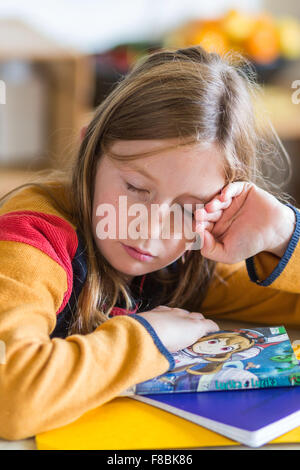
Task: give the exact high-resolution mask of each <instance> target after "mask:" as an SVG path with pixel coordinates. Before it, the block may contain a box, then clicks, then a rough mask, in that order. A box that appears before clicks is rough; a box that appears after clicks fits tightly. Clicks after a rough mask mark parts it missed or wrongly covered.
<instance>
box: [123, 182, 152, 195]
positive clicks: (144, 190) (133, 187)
mask: <svg viewBox="0 0 300 470" xmlns="http://www.w3.org/2000/svg"><path fill="white" fill-rule="evenodd" d="M126 186H127V189H128V190H129V191H132V192H137V193H144V192H146V193H149V191H148V190H147V189H141V188H136V187H135V186H132V184H130V183H126Z"/></svg>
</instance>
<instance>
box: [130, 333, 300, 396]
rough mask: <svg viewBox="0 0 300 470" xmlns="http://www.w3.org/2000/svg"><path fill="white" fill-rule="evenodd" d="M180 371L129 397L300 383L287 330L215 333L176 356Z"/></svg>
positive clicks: (142, 385)
mask: <svg viewBox="0 0 300 470" xmlns="http://www.w3.org/2000/svg"><path fill="white" fill-rule="evenodd" d="M173 357H174V360H175V364H176V365H175V368H174V369H173V370H172V371H169V372H168V373H166V374H163V375H161V376H158V377H156V378H154V379H151V380H148V381H146V382H142V383H139V384H137V385H135V386H134V387H131V388H130V389H128V390H126V392H124V395H131V394H138V395H147V394H159V393H180V392H205V391H225V390H226V391H232V390H234V391H236V390H243V389H257V388H259V389H260V388H274V387H286V386H295V385H300V366H299V361H298V360H297V358H296V356H295V354H294V351H293V349H292V345H291V342H290V340H289V337H288V335H287V332H286V330H285V328H284V326H274V327H258V328H255V329H246V328H238V329H234V330H223V331H218V332H217V333H211V334H209V335H207V336H205V337H202V338H200V339H199V340H198V341H196V342H195V343H194V344H193V345H191V346H190V347H188V348H186V349H184V350H182V351H178V352H177V353H174V354H173Z"/></svg>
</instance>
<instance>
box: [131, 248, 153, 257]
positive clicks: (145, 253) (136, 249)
mask: <svg viewBox="0 0 300 470" xmlns="http://www.w3.org/2000/svg"><path fill="white" fill-rule="evenodd" d="M130 248H132V249H133V250H135V251H138V252H139V253H142V255H148V256H153V255H152V253H150V252H149V251H143V250H140V249H139V248H134V247H133V246H131V247H130Z"/></svg>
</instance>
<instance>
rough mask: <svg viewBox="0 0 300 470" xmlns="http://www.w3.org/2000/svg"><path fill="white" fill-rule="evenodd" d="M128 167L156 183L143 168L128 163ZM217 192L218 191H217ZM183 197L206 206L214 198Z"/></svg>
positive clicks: (192, 195)
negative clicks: (195, 200) (190, 198)
mask: <svg viewBox="0 0 300 470" xmlns="http://www.w3.org/2000/svg"><path fill="white" fill-rule="evenodd" d="M129 166H130V167H131V169H132V170H135V171H137V172H138V173H140V174H141V175H143V176H145V178H148V179H149V180H151V181H153V182H154V183H157V179H156V178H154V177H153V176H151V175H150V174H149V173H148V172H147V171H146V170H144V169H143V168H140V167H139V166H138V165H136V164H135V163H129ZM218 192H219V191H218ZM183 196H186V197H193V198H195V199H198V200H199V201H200V203H201V204H207V203H208V202H209V201H210V200H211V199H212V198H213V197H214V196H215V195H214V196H212V197H209V198H206V199H205V198H203V197H200V196H195V195H194V194H184V195H183Z"/></svg>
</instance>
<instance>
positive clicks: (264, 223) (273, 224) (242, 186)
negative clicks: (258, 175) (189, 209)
mask: <svg viewBox="0 0 300 470" xmlns="http://www.w3.org/2000/svg"><path fill="white" fill-rule="evenodd" d="M196 212H197V214H196V220H197V223H198V225H197V224H196V230H200V231H201V232H202V236H203V247H202V249H201V253H202V255H203V256H204V257H206V258H208V259H212V260H214V261H218V262H222V263H227V264H233V263H237V262H239V261H242V260H245V259H247V258H249V257H251V256H254V255H255V254H257V253H259V252H261V251H269V252H271V253H273V254H275V255H277V256H278V257H282V256H283V254H284V252H285V250H286V248H287V245H288V243H289V241H290V239H291V236H292V234H293V231H294V228H295V214H294V211H293V210H292V209H291V208H290V207H288V206H286V205H285V204H282V203H281V202H280V201H278V199H276V198H275V196H273V195H271V194H270V193H268V192H267V191H264V190H263V189H261V188H259V187H257V186H256V185H254V184H252V183H248V182H243V181H240V182H236V183H230V184H228V185H227V186H225V188H223V190H222V191H221V193H220V194H219V195H217V196H216V197H214V198H213V199H212V200H211V201H209V202H208V203H207V204H205V206H204V208H202V209H199V211H196ZM208 221H209V222H210V223H213V226H211V227H210V230H208V229H207V228H205V226H203V223H204V222H206V223H207V222H208ZM197 227H198V228H197Z"/></svg>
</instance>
